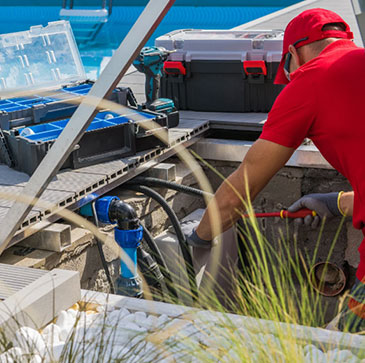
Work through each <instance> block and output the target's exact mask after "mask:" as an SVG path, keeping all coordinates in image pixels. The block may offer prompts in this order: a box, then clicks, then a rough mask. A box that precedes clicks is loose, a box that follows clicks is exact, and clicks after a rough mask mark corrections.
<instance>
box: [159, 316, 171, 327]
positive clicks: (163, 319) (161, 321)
mask: <svg viewBox="0 0 365 363" xmlns="http://www.w3.org/2000/svg"><path fill="white" fill-rule="evenodd" d="M168 320H169V317H168V316H167V315H166V314H162V315H160V316H159V317H158V319H157V323H158V325H164V324H166V322H167V321H168Z"/></svg>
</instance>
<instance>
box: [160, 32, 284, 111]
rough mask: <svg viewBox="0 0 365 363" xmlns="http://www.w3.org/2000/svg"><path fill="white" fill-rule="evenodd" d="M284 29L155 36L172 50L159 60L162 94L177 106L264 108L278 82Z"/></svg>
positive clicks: (269, 103) (270, 102)
mask: <svg viewBox="0 0 365 363" xmlns="http://www.w3.org/2000/svg"><path fill="white" fill-rule="evenodd" d="M282 41H283V31H281V30H273V31H268V30H265V31H260V30H252V31H250V30H244V31H234V30H177V31H174V32H171V33H168V34H166V35H163V36H161V37H159V38H157V39H156V41H155V44H156V46H158V47H164V48H166V49H167V50H175V52H173V53H171V54H170V55H169V58H168V60H167V61H166V62H165V64H164V75H163V77H162V80H161V97H167V98H170V99H172V100H173V101H174V103H175V105H176V107H177V108H178V109H179V110H193V111H215V112H268V111H270V109H271V107H272V105H273V103H274V101H275V99H276V97H277V96H278V94H279V93H280V91H281V90H282V88H283V86H281V85H274V84H273V81H274V78H275V75H276V72H277V69H278V66H279V63H280V59H281V54H282Z"/></svg>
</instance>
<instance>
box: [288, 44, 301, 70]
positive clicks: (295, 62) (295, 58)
mask: <svg viewBox="0 0 365 363" xmlns="http://www.w3.org/2000/svg"><path fill="white" fill-rule="evenodd" d="M288 51H289V53H290V54H291V55H292V61H291V62H290V73H291V72H294V71H295V70H297V69H298V68H299V67H300V66H301V65H302V62H301V61H300V57H299V54H298V51H297V49H296V48H295V47H294V46H293V45H292V44H290V45H289V47H288Z"/></svg>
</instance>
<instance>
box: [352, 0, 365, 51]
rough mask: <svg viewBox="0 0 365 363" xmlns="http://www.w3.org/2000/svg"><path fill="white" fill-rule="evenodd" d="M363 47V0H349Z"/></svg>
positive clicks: (364, 18) (364, 11) (364, 15)
mask: <svg viewBox="0 0 365 363" xmlns="http://www.w3.org/2000/svg"><path fill="white" fill-rule="evenodd" d="M351 2H352V7H353V9H354V13H355V17H356V21H357V25H358V26H359V30H360V34H361V38H362V42H363V45H365V0H351Z"/></svg>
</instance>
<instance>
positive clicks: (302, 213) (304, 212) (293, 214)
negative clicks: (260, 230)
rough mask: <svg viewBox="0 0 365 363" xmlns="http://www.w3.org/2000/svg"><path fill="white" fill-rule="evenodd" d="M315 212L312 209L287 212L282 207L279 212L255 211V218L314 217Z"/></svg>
mask: <svg viewBox="0 0 365 363" xmlns="http://www.w3.org/2000/svg"><path fill="white" fill-rule="evenodd" d="M316 215H317V213H316V212H315V211H314V210H310V209H306V208H304V209H300V210H298V211H297V212H288V211H287V210H285V209H282V210H281V211H280V212H272V213H255V217H256V218H270V217H280V218H282V219H284V218H304V217H306V216H313V217H315V216H316ZM244 217H246V218H247V217H248V214H245V215H244Z"/></svg>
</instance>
